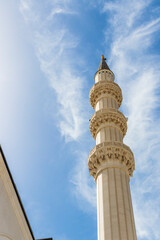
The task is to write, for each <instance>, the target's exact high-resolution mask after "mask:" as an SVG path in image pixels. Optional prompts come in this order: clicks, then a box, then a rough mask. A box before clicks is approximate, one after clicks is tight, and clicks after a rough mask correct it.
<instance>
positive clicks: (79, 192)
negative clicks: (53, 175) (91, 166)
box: [71, 152, 96, 211]
mask: <svg viewBox="0 0 160 240" xmlns="http://www.w3.org/2000/svg"><path fill="white" fill-rule="evenodd" d="M77 155H78V160H77V164H76V166H75V168H74V169H73V172H72V177H71V182H72V183H73V185H74V187H75V188H74V191H73V192H74V194H75V195H76V197H77V199H78V201H80V202H81V203H80V207H81V208H82V209H83V211H90V210H95V208H96V187H95V182H94V180H93V179H92V177H91V176H89V172H88V166H87V164H86V163H87V162H88V153H81V152H79V153H78V154H77ZM84 200H85V201H87V202H88V203H89V205H90V207H89V208H88V204H87V205H86V202H85V201H84Z"/></svg>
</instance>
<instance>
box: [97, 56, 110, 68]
mask: <svg viewBox="0 0 160 240" xmlns="http://www.w3.org/2000/svg"><path fill="white" fill-rule="evenodd" d="M105 60H106V58H105V57H104V55H102V57H101V63H100V65H99V68H98V70H102V69H108V70H110V69H109V67H108V65H107V63H106V61H105Z"/></svg>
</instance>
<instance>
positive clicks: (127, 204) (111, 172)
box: [88, 55, 137, 240]
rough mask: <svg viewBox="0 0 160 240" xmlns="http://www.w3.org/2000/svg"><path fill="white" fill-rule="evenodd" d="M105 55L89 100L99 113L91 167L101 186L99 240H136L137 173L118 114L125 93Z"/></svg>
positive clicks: (95, 120) (95, 117)
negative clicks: (134, 190) (134, 184)
mask: <svg viewBox="0 0 160 240" xmlns="http://www.w3.org/2000/svg"><path fill="white" fill-rule="evenodd" d="M105 60H106V59H105V58H104V56H103V55H102V58H101V63H100V65H99V69H98V71H97V72H96V74H95V84H94V85H93V87H92V88H91V90H90V94H89V99H90V103H91V105H92V107H93V108H94V109H95V113H94V114H93V116H92V117H91V120H90V131H91V134H92V136H93V138H94V139H95V140H96V146H95V147H94V148H93V149H92V151H91V152H90V154H89V158H88V167H89V172H90V175H92V176H93V177H94V179H95V182H96V184H97V220H98V240H136V239H137V237H136V230H135V223H134V215H133V209H132V200H131V194H130V185H129V181H130V177H131V176H132V173H133V171H134V169H135V162H134V156H133V153H132V151H131V149H130V148H129V147H128V146H127V145H125V144H124V143H123V138H124V136H125V134H126V131H127V119H126V117H125V116H124V115H123V113H122V112H120V111H119V110H118V108H119V107H120V105H121V102H122V91H121V89H120V87H119V86H118V84H116V83H115V82H114V74H113V72H112V71H111V70H110V69H109V67H108V65H107V63H106V61H105Z"/></svg>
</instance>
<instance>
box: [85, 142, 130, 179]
mask: <svg viewBox="0 0 160 240" xmlns="http://www.w3.org/2000/svg"><path fill="white" fill-rule="evenodd" d="M88 168H89V172H90V175H92V176H93V177H94V179H95V180H96V178H97V176H98V174H99V173H100V172H101V171H103V170H104V169H106V168H120V169H121V170H123V171H124V172H126V174H127V175H128V176H129V178H130V177H131V176H132V174H133V171H134V169H135V161H134V156H133V153H132V151H131V149H130V148H129V147H128V146H127V145H125V144H123V143H119V142H103V143H101V144H98V145H96V146H95V147H94V148H93V149H92V150H91V152H90V154H89V157H88Z"/></svg>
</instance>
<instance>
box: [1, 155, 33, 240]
mask: <svg viewBox="0 0 160 240" xmlns="http://www.w3.org/2000/svg"><path fill="white" fill-rule="evenodd" d="M0 240H33V237H32V235H31V232H30V230H29V227H28V225H27V222H26V219H25V217H24V213H23V211H22V208H21V206H20V203H19V200H18V198H17V194H16V192H15V189H14V187H13V184H12V181H11V179H10V176H9V173H8V170H7V168H6V165H5V162H4V159H3V156H2V155H1V153H0Z"/></svg>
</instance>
